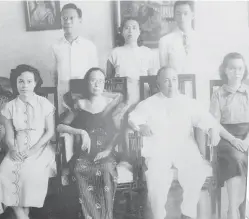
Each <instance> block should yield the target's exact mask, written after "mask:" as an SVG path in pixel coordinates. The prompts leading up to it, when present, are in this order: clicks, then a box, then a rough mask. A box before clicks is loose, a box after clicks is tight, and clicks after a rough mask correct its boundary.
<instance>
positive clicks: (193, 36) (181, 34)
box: [159, 1, 209, 108]
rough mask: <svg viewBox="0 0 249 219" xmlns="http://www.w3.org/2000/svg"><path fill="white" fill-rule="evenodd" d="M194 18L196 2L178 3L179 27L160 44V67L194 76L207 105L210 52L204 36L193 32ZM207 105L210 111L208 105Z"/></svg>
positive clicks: (162, 39)
mask: <svg viewBox="0 0 249 219" xmlns="http://www.w3.org/2000/svg"><path fill="white" fill-rule="evenodd" d="M194 16H195V13H194V2H193V1H176V2H175V4H174V19H175V21H176V25H177V26H176V28H175V29H174V30H173V31H172V32H170V33H169V34H166V35H165V36H163V37H162V38H161V39H160V41H159V58H160V66H161V67H163V66H169V67H172V68H174V69H176V70H177V72H178V73H179V74H194V75H195V76H196V88H197V94H196V96H197V99H198V100H200V101H203V99H207V101H208V100H209V91H208V85H207V84H208V83H207V80H208V74H206V73H205V72H204V71H205V66H207V65H208V63H207V57H206V56H207V52H206V49H205V47H204V46H205V43H204V42H203V40H202V37H201V34H199V33H198V32H197V31H195V30H194V29H193V20H194ZM205 77H206V78H205ZM205 104H206V107H207V108H208V107H209V101H208V102H207V103H205Z"/></svg>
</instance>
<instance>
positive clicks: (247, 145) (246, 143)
mask: <svg viewBox="0 0 249 219" xmlns="http://www.w3.org/2000/svg"><path fill="white" fill-rule="evenodd" d="M248 147H249V142H248V140H243V148H244V151H247V150H248Z"/></svg>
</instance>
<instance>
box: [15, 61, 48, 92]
mask: <svg viewBox="0 0 249 219" xmlns="http://www.w3.org/2000/svg"><path fill="white" fill-rule="evenodd" d="M27 71H28V72H31V73H33V75H34V79H35V82H36V86H35V88H34V92H35V93H37V92H38V89H39V88H40V87H41V85H42V84H43V81H42V78H41V76H40V72H39V71H38V70H37V69H36V68H34V67H32V66H30V65H26V64H22V65H18V66H17V67H16V68H15V69H11V72H10V84H11V87H12V91H13V95H14V96H17V95H18V94H19V92H18V90H17V78H18V77H19V76H20V75H21V74H22V73H23V72H27Z"/></svg>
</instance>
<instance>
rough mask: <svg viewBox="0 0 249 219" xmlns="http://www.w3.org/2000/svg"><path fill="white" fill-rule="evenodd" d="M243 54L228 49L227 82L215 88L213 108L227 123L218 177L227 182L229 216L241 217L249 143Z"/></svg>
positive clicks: (223, 76) (223, 73)
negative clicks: (240, 210)
mask: <svg viewBox="0 0 249 219" xmlns="http://www.w3.org/2000/svg"><path fill="white" fill-rule="evenodd" d="M247 75H248V71H247V67H246V64H245V60H244V58H243V56H242V55H241V54H239V53H229V54H227V55H226V56H225V57H224V60H223V63H222V64H221V66H220V77H221V79H222V80H223V81H224V85H223V86H222V87H220V88H219V89H218V90H217V91H215V92H214V94H213V96H212V100H211V106H210V111H211V113H212V114H213V116H214V117H215V118H216V119H217V120H218V121H219V122H220V123H221V125H222V126H223V127H224V130H223V131H224V135H223V136H222V137H223V138H222V139H221V141H220V143H219V145H218V174H219V175H218V176H219V178H218V181H219V184H220V186H223V185H224V183H225V184H226V188H227V193H228V199H229V206H228V217H227V218H228V219H239V218H240V213H239V207H240V205H241V204H242V203H243V201H244V199H245V189H246V175H247V164H248V160H247V150H248V145H249V135H248V133H249V87H248V86H247V85H245V84H244V83H243V82H244V80H245V79H246V77H247Z"/></svg>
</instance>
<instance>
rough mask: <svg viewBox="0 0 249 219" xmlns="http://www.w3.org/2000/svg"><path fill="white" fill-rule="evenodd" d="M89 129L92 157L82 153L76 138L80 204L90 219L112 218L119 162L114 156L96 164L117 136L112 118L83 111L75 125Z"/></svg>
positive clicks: (76, 169)
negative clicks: (96, 160) (117, 164)
mask: <svg viewBox="0 0 249 219" xmlns="http://www.w3.org/2000/svg"><path fill="white" fill-rule="evenodd" d="M71 126H72V127H75V128H78V129H83V130H86V131H87V132H88V134H89V136H90V138H91V150H90V152H89V154H88V153H87V152H83V151H81V150H80V146H81V140H79V139H77V138H76V139H75V146H76V147H75V148H76V149H75V150H76V153H75V156H77V155H78V157H77V158H75V157H74V159H72V160H76V161H75V164H74V173H75V175H76V179H77V183H78V188H79V194H80V195H79V196H80V203H81V207H82V211H83V213H84V216H85V218H86V219H112V218H113V201H114V195H115V189H116V185H117V172H116V161H115V159H114V156H113V154H110V155H109V156H108V157H106V158H104V159H101V160H99V161H98V162H94V158H95V157H96V155H97V154H98V153H99V152H101V151H103V150H105V147H106V146H107V145H108V142H110V141H111V140H112V138H113V136H114V134H115V128H114V125H113V122H112V121H111V119H106V118H103V117H102V113H101V112H100V113H96V114H92V113H90V112H88V111H85V110H80V111H79V112H78V114H77V116H76V118H75V119H74V121H73V122H72V124H71Z"/></svg>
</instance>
